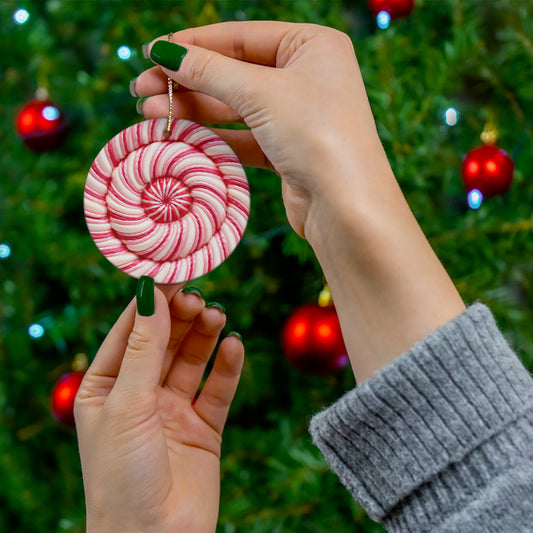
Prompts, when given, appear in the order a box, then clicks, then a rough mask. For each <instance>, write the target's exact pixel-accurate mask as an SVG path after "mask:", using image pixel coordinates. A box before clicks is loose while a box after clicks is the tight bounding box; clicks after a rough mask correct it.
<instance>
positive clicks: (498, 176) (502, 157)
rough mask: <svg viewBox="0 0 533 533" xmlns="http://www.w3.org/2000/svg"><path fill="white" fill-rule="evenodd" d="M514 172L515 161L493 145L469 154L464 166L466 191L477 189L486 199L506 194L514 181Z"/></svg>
mask: <svg viewBox="0 0 533 533" xmlns="http://www.w3.org/2000/svg"><path fill="white" fill-rule="evenodd" d="M513 172H514V163H513V160H512V159H511V158H510V157H509V156H508V155H507V154H506V153H505V152H504V151H503V150H502V149H501V148H498V147H497V146H494V145H493V144H485V145H484V146H480V147H479V148H475V149H474V150H471V151H470V152H468V154H467V155H466V157H465V159H464V161H463V166H462V177H463V183H464V184H465V187H466V189H467V190H468V191H471V190H473V189H477V190H479V191H480V192H481V194H482V195H483V196H484V197H485V198H490V197H491V196H497V195H498V194H504V193H506V192H507V191H508V189H509V187H510V186H511V182H512V181H513Z"/></svg>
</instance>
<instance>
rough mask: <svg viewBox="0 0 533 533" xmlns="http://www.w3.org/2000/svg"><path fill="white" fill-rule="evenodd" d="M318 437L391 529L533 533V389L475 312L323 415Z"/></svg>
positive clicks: (486, 316) (486, 314) (485, 314)
mask: <svg viewBox="0 0 533 533" xmlns="http://www.w3.org/2000/svg"><path fill="white" fill-rule="evenodd" d="M310 431H311V434H312V436H313V440H314V442H315V443H316V445H317V446H318V447H319V448H320V449H321V450H322V452H323V454H324V455H325V457H326V459H327V461H328V463H329V465H330V467H331V469H332V470H333V471H334V472H335V473H336V474H337V475H338V476H339V477H340V479H341V481H342V482H343V483H344V485H345V486H346V487H347V488H348V490H350V491H351V493H352V495H353V497H354V498H355V499H356V500H357V501H359V502H360V503H361V505H363V507H365V509H366V510H367V512H368V514H369V515H370V517H372V518H373V519H374V520H377V521H381V522H384V524H385V525H386V527H387V530H388V531H391V532H432V533H433V532H435V533H441V532H448V533H451V532H461V533H477V532H479V533H481V532H483V533H491V532H497V533H514V532H520V533H524V532H533V380H532V379H531V376H530V375H529V373H528V372H527V371H526V369H525V368H524V367H523V365H522V364H521V362H520V361H519V360H518V358H517V356H516V355H515V354H514V353H513V351H512V350H511V348H510V347H509V345H508V344H507V342H506V341H505V339H504V338H503V336H502V334H501V333H500V331H499V329H498V327H497V326H496V323H495V322H494V319H493V317H492V314H491V312H490V311H489V310H488V309H487V307H485V306H484V305H482V304H479V303H478V304H475V305H473V306H472V307H470V308H469V309H468V310H467V311H465V312H464V313H463V314H462V315H460V316H459V317H457V318H456V319H455V320H453V321H452V322H450V323H448V324H446V325H445V326H444V327H442V328H441V329H439V330H438V331H436V332H435V333H433V334H431V335H429V336H428V337H426V338H425V339H424V340H423V341H422V342H420V343H418V344H416V345H415V346H413V347H412V348H411V350H410V351H409V352H407V353H405V354H403V355H401V356H400V357H399V358H398V359H396V361H394V362H393V363H391V364H390V365H388V366H386V367H385V368H383V369H382V370H381V371H380V372H378V373H377V374H375V375H374V376H373V377H372V378H371V379H370V380H368V381H367V382H365V383H362V384H361V385H360V386H358V387H356V388H355V389H354V390H352V391H350V392H348V393H347V394H345V395H344V396H343V397H342V398H341V399H340V400H339V401H337V402H336V403H335V404H334V405H332V406H331V407H329V408H328V409H326V410H325V411H323V412H321V413H319V414H318V415H316V416H315V417H314V418H313V420H312V421H311V427H310Z"/></svg>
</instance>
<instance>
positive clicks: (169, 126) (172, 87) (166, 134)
mask: <svg viewBox="0 0 533 533" xmlns="http://www.w3.org/2000/svg"><path fill="white" fill-rule="evenodd" d="M172 36H173V33H169V34H168V40H169V41H172ZM177 89H178V84H177V83H176V82H175V81H174V80H173V79H172V78H168V119H167V129H166V130H165V131H164V132H163V137H165V138H168V137H170V134H171V133H172V104H173V96H174V91H175V90H177Z"/></svg>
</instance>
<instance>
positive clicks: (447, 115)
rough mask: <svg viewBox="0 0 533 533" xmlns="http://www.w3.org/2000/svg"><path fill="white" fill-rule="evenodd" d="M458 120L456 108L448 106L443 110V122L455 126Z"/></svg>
mask: <svg viewBox="0 0 533 533" xmlns="http://www.w3.org/2000/svg"><path fill="white" fill-rule="evenodd" d="M458 120H459V112H458V111H457V109H454V108H453V107H449V108H448V109H446V111H445V112H444V122H446V124H447V125H448V126H455V125H456V124H457V122H458Z"/></svg>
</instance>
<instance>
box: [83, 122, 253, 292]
mask: <svg viewBox="0 0 533 533" xmlns="http://www.w3.org/2000/svg"><path fill="white" fill-rule="evenodd" d="M168 126H169V127H168V128H167V120H166V119H153V120H146V121H144V122H140V123H138V124H135V125H133V126H130V127H129V128H127V129H125V130H124V131H122V132H120V133H119V134H118V135H116V136H115V137H113V139H111V141H109V142H108V143H107V144H106V145H105V146H104V147H103V148H102V150H101V151H100V153H99V154H98V156H97V157H96V159H95V160H94V162H93V164H92V166H91V169H90V171H89V175H88V177H87V182H86V185H85V192H84V209H85V218H86V221H87V227H88V229H89V232H90V234H91V236H92V238H93V240H94V242H95V243H96V246H97V247H98V248H99V249H100V251H101V252H102V253H103V255H104V256H105V257H106V258H107V259H108V260H109V261H110V262H111V263H113V264H114V265H115V266H116V267H118V268H120V269H121V270H122V271H124V272H126V273H127V274H129V275H131V276H133V277H136V278H140V277H141V276H151V277H153V278H154V280H155V281H156V283H178V282H184V281H189V280H191V279H194V278H197V277H199V276H202V275H204V274H207V273H208V272H210V271H211V270H213V269H214V268H216V267H217V266H219V265H220V264H221V263H222V262H223V261H224V260H225V259H226V258H227V257H228V256H229V255H230V254H231V253H232V252H233V250H234V249H235V247H236V246H237V244H238V243H239V241H240V239H241V238H242V235H243V233H244V230H245V228H246V223H247V221H248V215H249V212H250V190H249V186H248V181H247V179H246V175H245V173H244V169H243V168H242V165H241V163H240V162H239V159H238V158H237V156H236V155H235V153H234V152H233V151H232V149H231V148H230V147H229V146H228V145H227V144H226V143H225V142H224V141H223V140H222V139H221V138H220V137H219V136H218V135H216V134H215V133H213V132H212V131H211V130H209V129H207V128H205V127H204V126H201V125H199V124H196V123H194V122H190V121H188V120H183V119H173V120H172V122H169V124H168Z"/></svg>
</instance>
